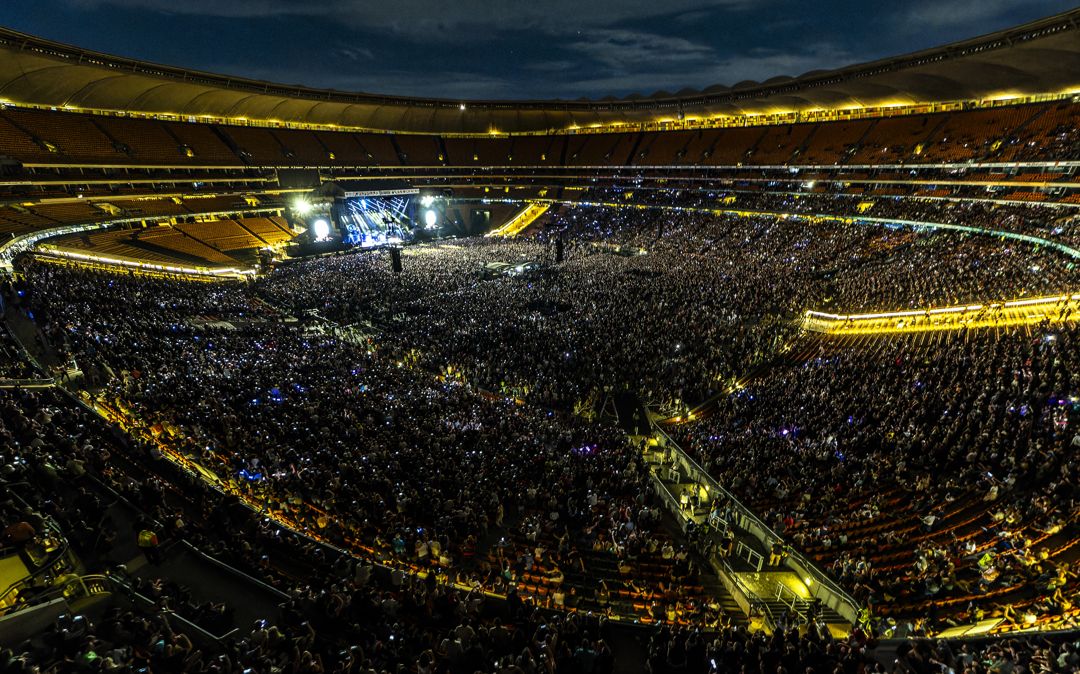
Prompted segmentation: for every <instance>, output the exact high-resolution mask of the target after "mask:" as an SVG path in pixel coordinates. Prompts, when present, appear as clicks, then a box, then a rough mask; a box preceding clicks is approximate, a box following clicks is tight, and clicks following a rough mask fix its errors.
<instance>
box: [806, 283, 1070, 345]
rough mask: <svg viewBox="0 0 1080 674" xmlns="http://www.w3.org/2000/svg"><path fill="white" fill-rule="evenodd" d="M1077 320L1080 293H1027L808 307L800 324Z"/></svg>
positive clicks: (926, 327)
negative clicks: (978, 299)
mask: <svg viewBox="0 0 1080 674" xmlns="http://www.w3.org/2000/svg"><path fill="white" fill-rule="evenodd" d="M1077 320H1080V293H1067V294H1063V295H1055V296H1051V297H1028V298H1024V299H1015V300H1007V301H1004V302H987V303H984V304H963V305H956V306H949V307H936V308H926V309H911V310H905V311H888V312H878V313H868V314H831V313H826V312H823V311H807V312H806V313H805V314H803V327H804V328H805V329H807V330H810V331H812V332H822V333H826V334H830V335H867V334H889V333H905V332H929V331H941V330H958V329H960V328H994V327H1010V326H1016V325H1032V324H1035V323H1041V322H1043V321H1049V322H1051V323H1064V322H1073V321H1077Z"/></svg>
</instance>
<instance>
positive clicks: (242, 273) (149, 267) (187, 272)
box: [40, 246, 255, 279]
mask: <svg viewBox="0 0 1080 674" xmlns="http://www.w3.org/2000/svg"><path fill="white" fill-rule="evenodd" d="M40 252H41V253H43V254H45V255H52V256H55V257H62V258H65V259H68V260H73V261H74V262H76V263H79V262H85V263H89V264H99V265H106V266H113V267H128V268H133V269H140V270H143V271H146V272H150V273H157V274H175V275H179V276H200V277H208V278H231V279H245V278H253V277H254V276H255V270H254V269H240V268H237V267H184V266H180V265H169V264H154V263H151V262H139V261H137V260H125V259H123V258H116V257H109V256H106V255H94V254H90V253H78V252H76V251H73V250H64V249H61V248H56V247H54V246H43V247H42V248H41V250H40Z"/></svg>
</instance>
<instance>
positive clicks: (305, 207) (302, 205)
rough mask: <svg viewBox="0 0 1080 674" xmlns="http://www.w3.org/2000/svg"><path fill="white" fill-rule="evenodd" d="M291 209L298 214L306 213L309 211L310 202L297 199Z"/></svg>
mask: <svg viewBox="0 0 1080 674" xmlns="http://www.w3.org/2000/svg"><path fill="white" fill-rule="evenodd" d="M293 210H294V211H296V212H297V214H299V215H307V214H308V213H310V212H311V204H309V203H308V202H306V201H304V200H303V199H297V200H296V202H295V203H294V204H293Z"/></svg>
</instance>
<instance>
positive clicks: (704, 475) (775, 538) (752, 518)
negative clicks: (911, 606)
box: [653, 424, 861, 615]
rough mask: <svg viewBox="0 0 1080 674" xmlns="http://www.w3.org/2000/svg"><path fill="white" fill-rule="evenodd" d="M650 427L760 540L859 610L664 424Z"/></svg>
mask: <svg viewBox="0 0 1080 674" xmlns="http://www.w3.org/2000/svg"><path fill="white" fill-rule="evenodd" d="M653 428H654V430H655V431H656V433H658V434H659V435H660V436H661V437H662V438H663V439H664V442H665V446H667V447H670V448H671V449H672V450H673V451H675V452H677V453H678V455H679V458H680V459H681V460H682V461H684V462H685V463H686V464H687V465H689V466H690V467H691V468H692V469H693V470H694V471H696V473H697V475H698V479H700V480H702V481H703V482H705V483H706V484H707V485H708V487H709V490H710V492H715V493H716V494H719V495H722V496H723V497H724V498H725V499H727V500H728V501H729V502H730V503H731V505H732V506H733V507H734V509H735V510H736V511H737V512H738V513H739V515H740V516H741V517H742V518H743V519H744V521H747V522H750V523H751V524H752V525H753V527H754V528H756V529H758V530H759V531H760V532H761V534H760V535H759V536H758V537H759V539H763V540H762V541H761V542H762V543H763V544H765V545H771V544H772V543H773V542H780V543H781V544H783V545H784V548H785V557H787V558H788V559H789V560H791V561H794V562H795V563H797V564H798V565H799V566H800V567H802V568H803V569H804V570H805V571H806V573H807V574H809V576H810V577H811V578H812V579H813V580H814V581H815V583H817V584H818V586H820V587H825V588H827V589H828V590H829V591H830V592H831V593H832V594H834V595H836V597H837V598H838V599H839V600H840V601H841V602H843V603H844V604H847V605H848V606H849V607H850V612H851V613H852V614H853V615H857V614H858V612H859V611H860V609H861V606H860V605H859V602H857V601H856V600H855V599H854V598H853V597H852V596H851V595H850V594H848V593H847V592H846V591H844V590H843V589H842V588H841V587H840V586H839V585H837V584H836V582H835V581H833V579H832V578H830V577H829V576H827V575H826V574H825V572H824V571H822V570H821V569H819V568H818V567H817V565H815V564H814V563H813V562H811V561H810V560H808V559H807V558H806V557H804V556H803V555H802V554H801V553H799V552H797V551H796V550H794V549H792V548H791V547H790V546H788V545H787V544H786V543H785V541H784V538H783V537H782V536H780V534H778V533H776V532H775V531H773V529H772V527H770V526H769V525H767V524H765V522H764V521H762V520H761V519H760V518H759V517H758V516H757V515H756V514H754V512H753V511H752V510H750V509H749V508H747V507H746V506H745V505H743V503H742V502H741V501H739V499H737V498H736V497H735V495H734V494H732V493H731V492H729V491H728V490H727V489H725V488H724V487H723V486H721V485H720V483H719V482H717V481H716V479H715V478H713V477H712V476H711V475H710V474H709V473H708V472H707V471H706V470H705V469H704V468H702V467H701V466H700V465H699V464H698V462H697V461H695V460H694V459H693V458H692V457H691V456H690V455H689V454H687V453H686V451H684V450H683V448H682V447H680V446H679V444H678V443H677V442H675V440H674V439H673V438H672V437H671V436H670V435H668V434H667V433H666V432H665V431H664V429H663V428H661V427H660V426H658V425H655V424H654V426H653ZM744 528H748V527H744Z"/></svg>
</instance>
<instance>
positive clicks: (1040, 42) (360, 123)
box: [0, 9, 1080, 133]
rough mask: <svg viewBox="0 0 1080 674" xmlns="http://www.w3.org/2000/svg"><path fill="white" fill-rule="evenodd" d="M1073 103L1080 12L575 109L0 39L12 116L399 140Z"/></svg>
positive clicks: (1077, 87) (1079, 72) (1, 79)
mask: <svg viewBox="0 0 1080 674" xmlns="http://www.w3.org/2000/svg"><path fill="white" fill-rule="evenodd" d="M1066 91H1069V92H1071V91H1080V9H1076V10H1071V11H1069V12H1065V13H1063V14H1058V15H1056V16H1052V17H1049V18H1046V19H1041V20H1039V21H1034V22H1032V23H1029V24H1025V25H1023V26H1018V27H1016V28H1012V29H1009V30H1004V31H1000V32H997V33H992V34H990V35H984V36H982V37H978V38H974V39H971V40H965V41H962V42H956V43H953V44H949V45H946V46H943V47H936V48H933V49H927V50H924V51H920V52H915V53H912V54H907V55H904V56H898V57H893V58H888V59H882V60H878V61H873V62H869V63H862V64H857V65H852V66H847V67H844V68H839V69H836V70H829V71H814V72H809V73H805V74H803V75H800V76H798V77H787V76H782V77H774V78H772V79H770V80H767V81H765V82H761V83H759V82H740V83H738V84H735V85H734V86H731V87H728V86H719V85H717V86H713V87H709V88H707V89H705V90H704V91H692V90H684V91H680V92H678V93H676V94H670V93H667V92H657V93H655V94H652V95H650V96H640V95H631V96H627V97H625V98H622V99H615V98H609V99H603V100H585V99H581V100H574V101H566V100H522V101H482V100H473V101H459V100H446V99H425V98H407V97H398V96H381V95H378V94H368V93H349V92H341V91H335V90H328V89H311V88H307V87H303V86H299V85H284V84H274V83H270V82H261V81H256V80H250V79H244V78H236V77H229V76H226V75H215V74H211V73H203V72H198V71H193V70H186V69H183V68H174V67H171V66H164V65H157V64H153V63H147V62H143V61H136V60H132V59H125V58H122V57H117V56H109V55H106V54H101V53H97V52H91V51H87V50H83V49H79V48H78V47H73V46H70V45H65V44H61V43H57V42H51V41H48V40H43V39H41V38H37V37H33V36H30V35H25V34H23V33H18V32H15V31H11V30H7V29H2V28H0V100H7V101H10V102H12V103H15V104H20V103H21V104H28V105H43V106H54V107H65V106H68V107H73V108H78V109H90V110H110V111H127V112H138V113H148V114H173V115H183V116H192V117H199V116H206V117H215V118H226V119H230V118H231V119H247V120H267V121H275V122H286V123H302V124H321V125H332V124H337V125H341V126H349V127H363V128H368V129H386V130H393V131H414V132H437V133H489V132H491V131H493V130H496V131H498V132H502V133H513V132H525V131H544V130H552V129H566V128H570V127H572V126H581V127H585V126H591V125H603V126H608V125H614V124H619V123H623V122H625V123H633V124H639V123H647V122H653V121H659V120H664V119H667V120H671V119H675V118H676V117H678V116H680V115H685V116H688V117H715V116H724V115H745V114H775V113H786V112H808V111H813V110H830V109H844V108H857V107H866V108H870V107H882V106H889V105H919V104H924V103H937V102H947V101H966V100H987V99H993V98H1005V97H1023V96H1031V95H1035V94H1046V93H1061V92H1066ZM462 106H464V108H463V107H462Z"/></svg>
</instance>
